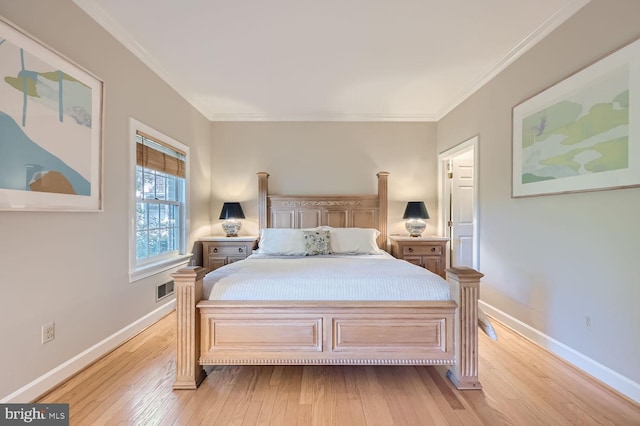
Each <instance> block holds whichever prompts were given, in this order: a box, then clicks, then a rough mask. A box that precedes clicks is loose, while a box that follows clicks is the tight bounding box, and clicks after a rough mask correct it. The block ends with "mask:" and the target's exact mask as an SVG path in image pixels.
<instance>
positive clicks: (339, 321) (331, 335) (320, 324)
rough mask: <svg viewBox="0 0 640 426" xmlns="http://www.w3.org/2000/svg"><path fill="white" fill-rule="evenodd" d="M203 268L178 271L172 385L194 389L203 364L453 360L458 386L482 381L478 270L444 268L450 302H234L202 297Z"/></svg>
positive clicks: (424, 362) (450, 362)
mask: <svg viewBox="0 0 640 426" xmlns="http://www.w3.org/2000/svg"><path fill="white" fill-rule="evenodd" d="M205 272H206V270H205V269H204V268H201V267H187V268H184V269H181V270H179V271H178V272H176V273H175V274H173V275H172V276H173V278H174V281H175V285H176V301H177V303H176V310H177V327H178V329H177V339H178V342H177V355H176V381H175V383H174V385H173V388H174V389H195V388H197V387H198V385H199V384H200V383H201V382H202V380H203V379H204V378H205V372H204V370H203V368H202V365H217V364H238V365H239V364H325V365H330V364H358V365H371V364H373V365H385V364H392V365H448V366H450V368H449V370H448V371H447V376H448V377H449V379H450V380H451V381H452V382H453V383H454V384H455V385H456V387H457V388H458V389H481V388H482V387H481V385H480V382H479V380H478V325H477V324H478V297H479V284H480V278H481V277H482V276H483V275H482V274H481V273H479V272H477V271H475V270H473V269H470V268H450V269H447V271H446V272H447V281H448V282H449V285H450V288H451V297H452V301H447V302H366V303H365V302H329V301H327V302H294V301H290V302H286V301H285V302H282V301H281V302H277V301H276V302H233V301H226V302H225V301H210V300H201V299H202V295H203V290H202V279H203V277H204V275H205Z"/></svg>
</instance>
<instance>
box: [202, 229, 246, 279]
mask: <svg viewBox="0 0 640 426" xmlns="http://www.w3.org/2000/svg"><path fill="white" fill-rule="evenodd" d="M257 240H258V237H207V238H201V239H200V241H201V242H202V266H203V267H205V268H207V269H209V270H210V271H213V270H214V269H217V268H219V267H221V266H224V265H226V264H228V263H233V262H236V261H238V260H243V259H246V258H247V256H249V255H250V254H251V251H252V250H253V248H254V247H255V245H256V241H257Z"/></svg>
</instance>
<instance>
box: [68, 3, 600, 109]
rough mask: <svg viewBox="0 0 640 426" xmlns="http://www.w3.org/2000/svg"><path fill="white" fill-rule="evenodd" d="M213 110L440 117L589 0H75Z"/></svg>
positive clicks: (159, 71) (178, 86)
mask: <svg viewBox="0 0 640 426" xmlns="http://www.w3.org/2000/svg"><path fill="white" fill-rule="evenodd" d="M74 1H75V2H76V3H77V4H78V5H79V6H80V7H81V8H82V9H84V10H85V11H86V12H87V13H88V14H89V15H90V16H92V17H93V18H94V19H95V20H96V21H97V22H98V23H100V24H101V25H102V26H103V27H104V28H105V29H106V30H107V31H109V32H110V33H111V34H113V35H114V36H115V37H116V38H117V39H118V40H119V41H120V42H122V43H123V44H124V45H125V46H127V47H128V48H129V49H130V50H131V51H132V52H133V53H134V54H136V55H137V56H138V57H139V58H140V59H141V60H142V61H143V62H144V63H146V64H147V65H148V66H149V67H150V68H151V69H152V70H154V71H155V72H156V73H157V74H158V75H159V76H160V77H162V78H163V79H164V80H165V81H166V82H167V83H168V84H169V85H171V86H172V87H173V88H174V89H175V90H176V91H178V92H179V93H180V94H181V95H182V96H183V97H184V98H185V99H186V100H187V101H189V102H190V103H191V104H192V105H193V106H194V107H195V108H197V109H198V110H199V111H201V112H202V114H204V115H205V116H206V117H207V118H209V119H210V120H214V121H237V120H242V121H257V120H271V121H299V120H311V121H315V120H320V121H329V120H331V121H436V120H438V119H440V118H441V117H442V116H444V115H445V114H446V113H447V112H449V111H451V110H452V109H453V108H454V107H455V106H456V105H458V104H459V103H460V102H462V101H463V100H464V99H466V98H467V97H468V96H470V95H471V94H472V93H473V92H474V91H476V90H477V89H478V88H480V87H481V86H482V85H483V84H484V83H486V82H487V81H489V80H490V79H491V78H492V77H493V76H495V75H496V74H497V73H498V72H500V71H501V70H502V69H504V68H505V67H506V66H507V65H508V64H510V63H511V62H513V61H514V60H515V59H516V58H517V57H519V56H520V55H522V53H524V52H525V51H526V50H527V49H529V48H530V47H531V46H533V45H534V44H535V43H537V42H538V41H539V40H541V39H542V38H543V37H544V36H546V35H547V34H548V33H549V32H551V31H552V30H553V29H555V28H556V27H557V26H558V25H560V24H561V23H562V22H564V21H565V20H566V19H567V18H569V17H570V16H571V15H573V14H574V13H575V12H576V11H578V10H579V9H580V8H581V7H582V6H584V5H585V4H586V3H588V1H589V0H395V1H392V0H269V1H257V0H255V1H246V0H245V1H243V0H135V1H131V0H74Z"/></svg>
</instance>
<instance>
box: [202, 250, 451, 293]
mask: <svg viewBox="0 0 640 426" xmlns="http://www.w3.org/2000/svg"><path fill="white" fill-rule="evenodd" d="M204 291H205V298H208V299H210V300H449V285H448V284H447V282H446V281H445V280H443V279H442V278H441V277H439V276H438V275H436V274H433V273H431V272H430V271H428V270H426V269H424V268H421V267H419V266H416V265H412V264H410V263H408V262H405V261H403V260H397V259H394V258H392V257H391V256H389V255H363V256H308V257H298V256H281V257H277V256H265V255H260V254H252V255H251V256H249V257H248V258H247V259H245V260H242V261H239V262H235V263H232V264H229V265H226V266H224V267H222V268H218V269H216V270H215V271H212V272H210V273H209V274H207V275H206V276H205V278H204Z"/></svg>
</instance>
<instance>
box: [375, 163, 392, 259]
mask: <svg viewBox="0 0 640 426" xmlns="http://www.w3.org/2000/svg"><path fill="white" fill-rule="evenodd" d="M376 176H378V203H379V204H378V231H380V235H379V236H378V247H380V248H381V249H383V250H385V251H386V250H387V215H388V214H387V194H388V192H389V190H388V177H389V172H380V173H378V174H377V175H376Z"/></svg>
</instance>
